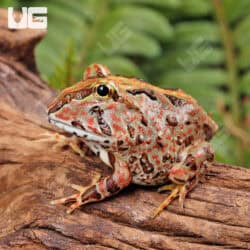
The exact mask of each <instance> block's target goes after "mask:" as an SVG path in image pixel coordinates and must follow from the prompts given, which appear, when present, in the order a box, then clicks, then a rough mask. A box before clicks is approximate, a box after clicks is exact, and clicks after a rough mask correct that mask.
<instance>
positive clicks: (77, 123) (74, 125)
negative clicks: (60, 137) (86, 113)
mask: <svg viewBox="0 0 250 250" xmlns="http://www.w3.org/2000/svg"><path fill="white" fill-rule="evenodd" d="M71 125H72V126H73V127H76V128H80V129H82V130H86V129H85V128H84V126H83V125H82V124H81V123H80V122H79V121H72V122H71Z"/></svg>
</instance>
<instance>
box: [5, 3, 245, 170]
mask: <svg viewBox="0 0 250 250" xmlns="http://www.w3.org/2000/svg"><path fill="white" fill-rule="evenodd" d="M0 6H1V7H8V6H13V7H21V6H27V7H31V6H44V7H48V32H47V36H46V37H45V38H44V39H43V41H42V42H41V43H40V44H39V45H38V47H37V48H36V60H37V63H38V68H39V71H40V73H41V76H42V78H43V79H45V80H46V81H48V82H49V84H50V85H51V86H53V87H54V88H57V89H62V88H65V87H66V86H69V85H71V84H73V83H74V82H76V81H79V79H81V78H82V74H83V71H84V68H85V67H86V66H87V65H88V64H90V63H93V62H98V63H103V64H106V65H107V66H108V67H110V69H111V70H112V72H113V73H115V74H123V75H128V76H137V77H140V78H143V79H145V80H146V81H148V82H150V83H153V84H155V85H158V86H160V87H163V88H165V87H166V88H168V87H173V88H182V89H183V90H185V91H186V92H187V93H189V94H191V95H192V96H193V97H195V98H196V99H198V100H199V102H200V103H201V104H202V106H203V107H204V108H205V109H206V110H207V111H208V112H210V113H211V114H212V116H213V118H214V119H215V120H216V121H217V123H218V124H219V126H220V130H219V132H218V134H217V135H216V136H215V138H214V139H213V141H212V143H213V145H214V147H215V150H216V160H218V161H221V162H226V163H231V164H238V165H244V166H246V167H250V1H249V0H239V1H235V0H221V1H220V0H211V1H210V0H72V1H69V0H53V1H48V0H36V1H17V0H0Z"/></svg>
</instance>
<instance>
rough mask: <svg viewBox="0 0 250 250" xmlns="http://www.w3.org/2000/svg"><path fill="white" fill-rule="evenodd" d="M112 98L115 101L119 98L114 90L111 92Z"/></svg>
mask: <svg viewBox="0 0 250 250" xmlns="http://www.w3.org/2000/svg"><path fill="white" fill-rule="evenodd" d="M112 98H113V100H114V101H115V102H117V101H118V100H119V95H118V93H117V92H116V91H114V93H113V94H112Z"/></svg>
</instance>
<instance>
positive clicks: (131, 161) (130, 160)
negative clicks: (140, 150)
mask: <svg viewBox="0 0 250 250" xmlns="http://www.w3.org/2000/svg"><path fill="white" fill-rule="evenodd" d="M136 160H137V157H135V156H133V155H132V156H130V157H129V159H128V162H129V163H130V164H133V163H134V162H135V161H136Z"/></svg>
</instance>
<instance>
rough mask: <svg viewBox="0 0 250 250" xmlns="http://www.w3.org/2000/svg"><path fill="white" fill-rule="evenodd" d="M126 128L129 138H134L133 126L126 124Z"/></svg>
mask: <svg viewBox="0 0 250 250" xmlns="http://www.w3.org/2000/svg"><path fill="white" fill-rule="evenodd" d="M127 130H128V133H129V136H130V137H131V138H135V128H134V127H132V126H130V125H128V126H127Z"/></svg>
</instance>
